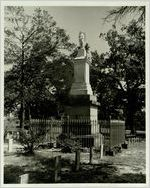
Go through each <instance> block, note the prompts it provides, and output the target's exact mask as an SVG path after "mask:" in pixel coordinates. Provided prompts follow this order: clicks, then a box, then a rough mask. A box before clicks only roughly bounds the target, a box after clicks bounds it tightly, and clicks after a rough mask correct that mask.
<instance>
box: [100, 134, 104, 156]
mask: <svg viewBox="0 0 150 188" xmlns="http://www.w3.org/2000/svg"><path fill="white" fill-rule="evenodd" d="M100 147H101V157H100V158H103V155H104V138H103V135H101V146H100Z"/></svg>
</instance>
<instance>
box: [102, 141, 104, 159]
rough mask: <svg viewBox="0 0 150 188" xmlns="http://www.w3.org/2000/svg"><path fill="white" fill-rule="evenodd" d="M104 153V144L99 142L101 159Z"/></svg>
mask: <svg viewBox="0 0 150 188" xmlns="http://www.w3.org/2000/svg"><path fill="white" fill-rule="evenodd" d="M103 155H104V144H101V159H102V158H103Z"/></svg>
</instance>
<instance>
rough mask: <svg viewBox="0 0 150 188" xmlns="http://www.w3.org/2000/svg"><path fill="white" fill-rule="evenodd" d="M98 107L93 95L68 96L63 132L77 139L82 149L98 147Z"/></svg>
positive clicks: (99, 137) (99, 136) (99, 139)
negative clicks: (66, 117) (66, 118)
mask: <svg viewBox="0 0 150 188" xmlns="http://www.w3.org/2000/svg"><path fill="white" fill-rule="evenodd" d="M98 106H99V103H98V102H97V100H96V97H95V96H94V95H72V96H71V95H70V97H69V99H68V102H67V104H66V107H65V112H66V114H67V116H68V120H66V121H67V123H66V124H65V126H66V127H65V128H64V130H63V132H65V133H67V131H68V132H69V133H70V132H71V133H72V134H73V135H75V136H76V137H77V138H79V140H80V141H81V143H82V146H83V147H92V146H95V147H99V146H100V141H101V135H100V133H99V132H100V129H99V124H98ZM67 126H68V127H67Z"/></svg>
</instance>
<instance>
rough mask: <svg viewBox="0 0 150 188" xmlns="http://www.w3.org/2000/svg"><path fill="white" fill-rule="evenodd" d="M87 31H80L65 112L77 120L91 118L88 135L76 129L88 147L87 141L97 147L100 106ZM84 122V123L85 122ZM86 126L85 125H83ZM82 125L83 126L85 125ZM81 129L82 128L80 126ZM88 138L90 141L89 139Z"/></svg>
mask: <svg viewBox="0 0 150 188" xmlns="http://www.w3.org/2000/svg"><path fill="white" fill-rule="evenodd" d="M85 38H86V36H85V33H83V32H80V33H79V44H80V46H79V48H78V53H77V57H76V58H74V81H73V83H72V86H71V90H70V95H69V98H68V101H67V103H66V106H65V112H66V115H67V117H69V119H75V120H81V121H82V120H84V119H86V120H89V122H90V125H88V126H86V124H85V126H86V129H87V130H86V132H88V136H87V135H84V136H85V137H84V138H83V134H84V133H81V132H82V131H80V130H79V131H74V132H80V133H81V134H82V135H79V136H82V143H83V145H84V146H85V147H86V145H85V143H86V142H88V143H91V144H90V146H89V145H88V146H87V147H92V146H93V145H94V146H96V147H99V146H100V133H99V125H98V106H99V103H98V102H97V98H96V96H95V95H93V91H92V88H91V85H90V75H89V70H90V64H91V54H90V51H89V50H86V49H85V44H86V41H85ZM94 121H95V122H97V124H93V123H92V122H94ZM83 124H84V123H83ZM83 126H84V125H83ZM83 126H81V127H83ZM76 127H77V126H76V125H74V126H73V127H72V128H71V129H72V130H73V129H76ZM79 129H82V128H80V127H79ZM87 140H88V141H87Z"/></svg>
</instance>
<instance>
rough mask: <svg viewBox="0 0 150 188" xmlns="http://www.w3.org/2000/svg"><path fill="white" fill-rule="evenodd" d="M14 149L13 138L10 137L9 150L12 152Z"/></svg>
mask: <svg viewBox="0 0 150 188" xmlns="http://www.w3.org/2000/svg"><path fill="white" fill-rule="evenodd" d="M12 150H13V139H12V138H9V139H8V152H12Z"/></svg>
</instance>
